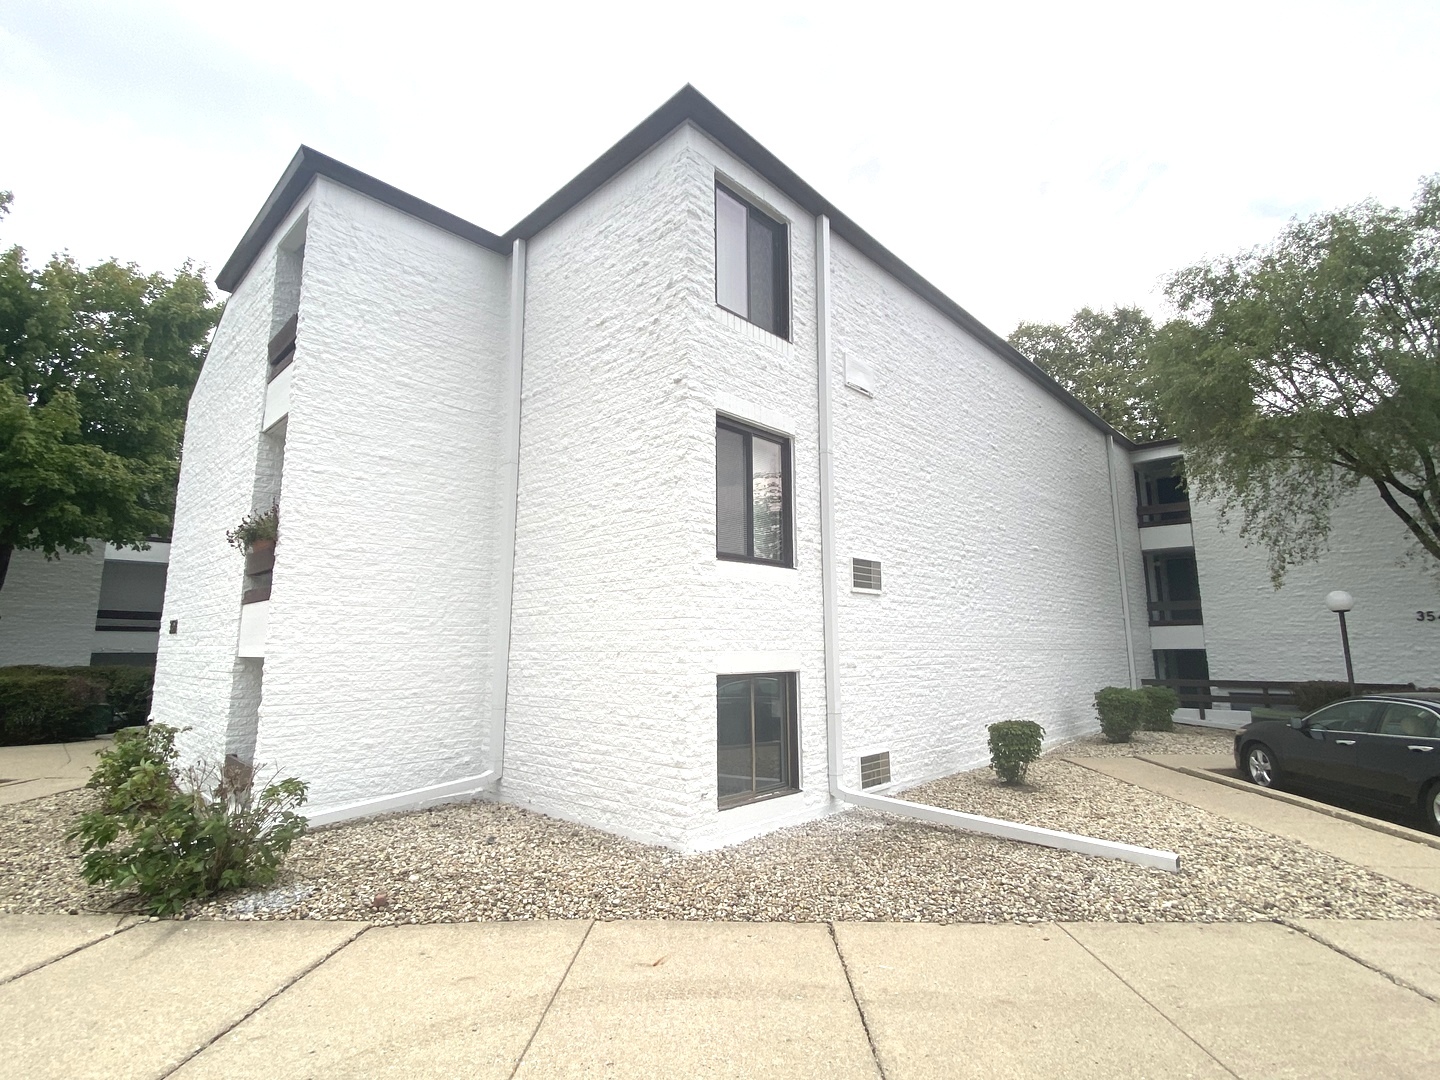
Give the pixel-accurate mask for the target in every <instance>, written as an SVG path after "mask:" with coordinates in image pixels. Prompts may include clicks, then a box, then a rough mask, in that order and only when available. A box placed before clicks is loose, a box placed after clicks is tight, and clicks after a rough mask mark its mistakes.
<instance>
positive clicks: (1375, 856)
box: [1068, 755, 1440, 893]
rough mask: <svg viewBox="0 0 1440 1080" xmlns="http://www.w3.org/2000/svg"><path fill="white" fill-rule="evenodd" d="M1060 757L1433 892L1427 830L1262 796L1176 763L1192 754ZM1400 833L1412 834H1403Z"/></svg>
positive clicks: (1438, 882) (1438, 867) (1436, 876)
mask: <svg viewBox="0 0 1440 1080" xmlns="http://www.w3.org/2000/svg"><path fill="white" fill-rule="evenodd" d="M1068 760H1069V761H1071V762H1073V763H1074V764H1076V765H1083V766H1084V767H1085V768H1087V769H1093V770H1094V771H1095V772H1099V773H1104V774H1105V775H1106V776H1113V777H1115V778H1116V779H1118V780H1124V781H1127V782H1128V783H1131V784H1135V785H1136V786H1137V787H1142V788H1145V789H1146V790H1147V791H1154V792H1157V793H1159V794H1161V795H1165V796H1168V797H1169V798H1172V799H1176V800H1178V801H1180V802H1183V803H1189V804H1190V805H1191V806H1198V807H1200V808H1202V809H1204V810H1209V811H1210V812H1211V813H1215V814H1219V815H1221V816H1222V817H1227V818H1230V819H1231V820H1232V821H1241V822H1244V823H1245V824H1247V825H1253V826H1255V827H1256V828H1257V829H1264V830H1265V831H1266V832H1271V833H1275V834H1276V835H1278V836H1284V837H1288V838H1289V839H1292V840H1298V841H1299V842H1300V843H1302V844H1308V845H1309V846H1310V847H1313V848H1316V849H1317V850H1319V851H1324V852H1328V853H1329V854H1331V855H1334V856H1335V857H1336V858H1338V859H1343V860H1345V861H1346V862H1350V863H1354V864H1355V865H1356V866H1363V867H1365V868H1367V869H1369V870H1374V871H1375V872H1376V873H1378V874H1384V875H1385V876H1386V877H1389V878H1394V879H1395V880H1396V881H1403V882H1405V883H1406V884H1407V885H1413V886H1415V887H1416V888H1417V889H1424V890H1426V891H1427V892H1433V893H1440V849H1437V848H1436V847H1434V846H1432V845H1431V844H1430V842H1429V841H1430V838H1429V837H1427V836H1424V835H1422V834H1418V833H1415V832H1414V830H1411V829H1403V828H1401V827H1400V826H1396V825H1391V824H1389V823H1388V822H1375V821H1367V823H1366V824H1360V823H1359V821H1360V820H1364V819H1363V818H1362V817H1361V815H1358V814H1353V813H1344V812H1342V814H1343V816H1336V814H1335V813H1334V812H1333V808H1329V807H1325V808H1323V809H1312V806H1317V805H1318V804H1313V803H1311V801H1310V800H1308V799H1302V798H1298V797H1296V796H1289V797H1287V798H1285V799H1283V800H1281V799H1275V798H1270V797H1268V796H1267V795H1262V794H1260V793H1259V792H1258V791H1256V790H1248V789H1247V788H1248V786H1247V785H1236V786H1230V785H1229V784H1225V783H1218V782H1216V781H1215V780H1212V779H1208V778H1202V777H1200V776H1195V775H1192V774H1191V773H1189V772H1180V771H1178V768H1179V767H1180V766H1184V767H1188V768H1192V769H1199V768H1200V766H1199V765H1198V764H1197V762H1203V761H1205V760H1206V759H1205V758H1203V757H1197V756H1196V755H1183V756H1177V760H1175V761H1174V762H1169V763H1167V764H1165V765H1162V764H1158V762H1159V761H1161V760H1164V759H1162V758H1158V757H1157V759H1156V761H1146V760H1145V759H1144V758H1098V757H1097V758H1087V757H1072V758H1069V759H1068ZM1406 833H1410V834H1412V836H1413V837H1414V838H1413V839H1411V838H1406V837H1405V835H1404V834H1406Z"/></svg>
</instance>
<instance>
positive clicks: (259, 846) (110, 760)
mask: <svg viewBox="0 0 1440 1080" xmlns="http://www.w3.org/2000/svg"><path fill="white" fill-rule="evenodd" d="M176 734H177V733H176V730H175V729H174V728H171V727H166V726H165V725H163V724H155V725H151V726H150V727H147V728H141V729H132V730H127V731H121V732H119V733H118V734H117V735H116V737H115V746H114V748H113V749H111V750H109V751H106V752H105V753H103V754H101V755H100V758H99V761H98V763H97V765H96V769H95V772H94V773H93V774H92V776H91V778H90V784H89V786H90V787H92V788H94V789H95V791H96V792H97V793H98V800H99V805H98V806H97V807H96V808H95V809H94V810H92V811H90V812H89V813H87V814H85V815H84V816H82V817H81V818H80V822H79V824H78V825H77V826H76V828H75V830H74V831H73V832H72V833H71V836H72V838H78V839H79V840H80V848H81V851H82V852H83V854H84V857H83V860H82V863H81V869H82V873H83V875H84V877H85V880H86V881H88V882H90V883H91V884H92V885H97V884H105V885H109V886H110V887H111V888H114V889H121V890H130V889H133V890H135V891H136V892H138V893H139V894H140V899H141V903H142V905H143V907H144V909H145V910H146V911H148V912H149V913H150V914H152V915H169V914H174V913H176V912H179V911H181V910H182V909H183V908H184V907H185V905H186V904H187V903H189V902H190V901H191V900H195V899H198V898H200V897H204V896H212V895H214V894H215V893H217V892H222V891H224V890H226V889H237V888H241V887H242V886H246V885H264V884H268V883H270V882H272V881H274V880H275V875H276V874H277V872H278V871H279V867H280V862H281V860H282V859H284V857H285V854H286V853H287V852H288V851H289V850H290V845H291V844H292V843H294V842H295V840H296V838H297V837H299V836H300V835H301V834H302V833H303V832H304V831H305V820H304V819H303V818H301V817H300V816H298V815H297V814H296V813H295V810H296V809H298V808H299V807H300V806H301V805H302V804H303V803H304V802H305V785H304V783H302V782H301V781H299V780H296V779H293V778H291V779H286V780H281V781H279V782H278V783H273V784H269V785H267V786H265V787H264V788H263V789H261V790H260V791H259V792H258V793H257V792H256V790H255V789H256V784H255V772H254V770H253V769H252V768H251V767H250V766H248V765H246V764H244V763H243V762H240V761H239V760H237V759H235V758H228V759H226V763H225V764H224V766H222V767H221V768H220V769H218V770H216V769H213V768H208V769H206V768H199V769H196V770H193V771H192V772H191V773H189V774H188V775H186V776H185V777H183V778H182V777H177V775H176V772H175V760H176V757H177V752H176V749H175V735H176Z"/></svg>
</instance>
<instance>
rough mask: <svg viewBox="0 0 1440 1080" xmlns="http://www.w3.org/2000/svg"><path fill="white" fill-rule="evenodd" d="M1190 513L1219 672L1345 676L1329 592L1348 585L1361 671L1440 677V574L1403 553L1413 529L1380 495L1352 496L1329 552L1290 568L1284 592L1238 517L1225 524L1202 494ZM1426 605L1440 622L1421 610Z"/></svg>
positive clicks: (1339, 515) (1380, 678) (1209, 639)
mask: <svg viewBox="0 0 1440 1080" xmlns="http://www.w3.org/2000/svg"><path fill="white" fill-rule="evenodd" d="M1192 514H1193V516H1194V528H1195V561H1196V565H1197V566H1198V568H1199V571H1200V598H1201V604H1202V607H1203V611H1204V616H1205V648H1206V652H1207V655H1208V657H1209V661H1210V675H1211V677H1212V678H1216V679H1265V680H1292V679H1337V680H1343V679H1344V678H1345V657H1344V654H1343V652H1342V651H1341V647H1340V626H1339V620H1338V619H1337V618H1336V617H1335V615H1334V613H1332V612H1331V611H1330V609H1329V608H1327V607H1326V606H1325V594H1326V593H1328V592H1330V591H1331V590H1333V589H1344V590H1346V591H1347V592H1349V593H1351V594H1352V595H1353V596H1354V597H1355V610H1354V611H1352V612H1351V613H1350V614H1349V615H1347V616H1346V619H1347V621H1348V623H1349V627H1350V648H1351V651H1352V653H1353V656H1354V663H1355V678H1356V679H1358V680H1360V681H1362V682H1365V681H1373V682H1394V683H1406V682H1414V683H1415V684H1416V685H1419V686H1437V685H1440V583H1437V575H1436V573H1435V572H1434V571H1433V570H1430V571H1427V570H1426V569H1425V568H1424V567H1423V565H1422V564H1421V563H1419V562H1416V561H1411V560H1409V559H1407V558H1406V550H1407V548H1408V541H1407V536H1408V534H1407V533H1406V532H1405V528H1404V526H1403V525H1402V524H1401V523H1400V520H1399V519H1398V518H1396V517H1395V516H1394V515H1393V514H1392V513H1391V512H1390V511H1389V509H1388V508H1387V507H1386V506H1385V504H1384V503H1383V502H1381V501H1380V498H1379V496H1378V495H1375V494H1373V493H1372V492H1370V491H1368V490H1361V491H1359V492H1356V493H1355V494H1354V495H1353V496H1351V497H1349V498H1347V499H1345V500H1344V501H1343V502H1342V503H1341V504H1340V505H1339V506H1338V507H1337V508H1336V511H1335V515H1334V518H1333V527H1332V530H1331V534H1330V546H1329V551H1328V552H1327V553H1326V554H1325V555H1324V556H1322V557H1321V559H1320V560H1319V561H1318V562H1315V563H1311V564H1308V565H1305V566H1297V567H1295V568H1294V569H1292V570H1291V571H1290V573H1289V574H1288V575H1287V577H1286V580H1285V584H1284V586H1283V587H1282V588H1281V589H1280V590H1279V591H1278V592H1277V591H1275V590H1274V589H1273V588H1272V587H1271V585H1270V577H1269V573H1268V572H1267V570H1266V557H1265V550H1264V549H1263V548H1261V547H1258V546H1257V547H1246V546H1245V545H1244V544H1243V543H1242V542H1241V540H1240V538H1239V536H1238V535H1237V533H1238V523H1237V524H1232V525H1230V526H1229V527H1228V528H1227V529H1226V530H1225V531H1223V532H1222V531H1221V528H1220V523H1219V517H1218V514H1217V513H1216V511H1215V508H1214V507H1213V506H1211V505H1209V504H1206V503H1203V502H1200V501H1198V500H1197V501H1195V502H1194V503H1193V504H1192ZM1426 610H1433V611H1435V613H1436V616H1437V621H1436V622H1423V621H1419V620H1417V619H1416V617H1415V613H1416V611H1426Z"/></svg>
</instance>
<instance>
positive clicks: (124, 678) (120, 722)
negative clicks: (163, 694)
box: [90, 664, 155, 727]
mask: <svg viewBox="0 0 1440 1080" xmlns="http://www.w3.org/2000/svg"><path fill="white" fill-rule="evenodd" d="M90 670H91V671H94V672H97V673H98V674H99V675H100V677H101V678H103V679H104V680H105V704H107V705H109V706H110V708H111V710H112V711H113V712H114V714H115V717H114V719H113V721H112V724H113V726H114V727H140V726H141V725H143V724H145V723H146V722H147V721H148V720H149V719H150V695H151V693H152V692H153V690H154V688H155V669H154V668H149V667H133V666H129V665H125V664H105V665H102V666H99V667H93V668H91V669H90Z"/></svg>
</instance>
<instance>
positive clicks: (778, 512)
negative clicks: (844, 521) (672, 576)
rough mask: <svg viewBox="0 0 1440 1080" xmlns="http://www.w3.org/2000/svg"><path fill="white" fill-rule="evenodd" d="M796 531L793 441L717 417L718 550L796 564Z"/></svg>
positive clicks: (728, 554)
mask: <svg viewBox="0 0 1440 1080" xmlns="http://www.w3.org/2000/svg"><path fill="white" fill-rule="evenodd" d="M790 532H791V529H790V441H789V440H788V439H783V438H781V437H780V436H778V435H771V434H769V433H767V432H763V431H759V430H757V429H755V428H750V427H746V426H745V425H744V424H739V423H736V422H734V421H731V420H720V419H717V420H716V421H715V554H716V555H717V556H718V557H720V558H722V559H746V560H751V561H754V562H765V563H773V564H775V565H776V566H792V565H794V563H793V561H792V558H791V549H790Z"/></svg>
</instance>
